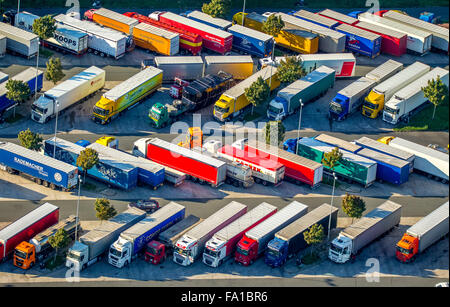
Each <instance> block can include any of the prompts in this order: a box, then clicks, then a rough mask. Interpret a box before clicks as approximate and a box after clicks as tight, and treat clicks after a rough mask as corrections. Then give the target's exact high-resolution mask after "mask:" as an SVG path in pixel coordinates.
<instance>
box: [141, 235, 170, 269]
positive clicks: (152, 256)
mask: <svg viewBox="0 0 450 307" xmlns="http://www.w3.org/2000/svg"><path fill="white" fill-rule="evenodd" d="M164 260H166V246H165V245H164V244H162V243H161V242H158V241H155V240H153V241H151V242H149V243H147V248H146V250H145V261H147V262H150V263H153V264H159V263H162V262H163V261H164Z"/></svg>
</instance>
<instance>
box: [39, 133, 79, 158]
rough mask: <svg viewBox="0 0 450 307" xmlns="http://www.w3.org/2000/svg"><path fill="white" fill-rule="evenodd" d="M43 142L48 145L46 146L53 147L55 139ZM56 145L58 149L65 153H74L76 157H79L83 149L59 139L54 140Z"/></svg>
mask: <svg viewBox="0 0 450 307" xmlns="http://www.w3.org/2000/svg"><path fill="white" fill-rule="evenodd" d="M44 142H45V143H48V144H51V145H54V144H55V137H51V138H49V139H47V140H45V141H44ZM56 145H57V146H58V147H61V148H63V149H64V150H66V151H69V152H73V153H75V154H77V155H79V154H80V152H81V151H83V150H84V149H85V148H84V147H83V146H80V145H78V144H75V143H72V142H70V141H66V140H63V139H60V138H56Z"/></svg>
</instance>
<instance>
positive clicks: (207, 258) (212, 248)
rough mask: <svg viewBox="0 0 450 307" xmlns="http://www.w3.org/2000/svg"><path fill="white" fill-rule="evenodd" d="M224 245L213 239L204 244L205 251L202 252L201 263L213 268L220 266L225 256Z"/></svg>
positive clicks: (221, 241) (224, 243) (225, 247)
mask: <svg viewBox="0 0 450 307" xmlns="http://www.w3.org/2000/svg"><path fill="white" fill-rule="evenodd" d="M226 243H227V242H225V241H223V240H220V239H218V238H215V237H213V238H212V239H211V240H209V241H208V242H206V245H205V251H204V252H203V263H204V264H206V265H209V266H212V267H214V268H216V267H218V266H219V265H221V264H222V262H223V259H224V258H225V256H226V254H227V246H226Z"/></svg>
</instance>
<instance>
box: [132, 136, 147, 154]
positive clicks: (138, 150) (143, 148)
mask: <svg viewBox="0 0 450 307" xmlns="http://www.w3.org/2000/svg"><path fill="white" fill-rule="evenodd" d="M147 140H148V138H142V139H138V140H137V141H136V142H134V146H133V150H132V154H133V155H135V156H138V157H144V158H145V154H146V153H147Z"/></svg>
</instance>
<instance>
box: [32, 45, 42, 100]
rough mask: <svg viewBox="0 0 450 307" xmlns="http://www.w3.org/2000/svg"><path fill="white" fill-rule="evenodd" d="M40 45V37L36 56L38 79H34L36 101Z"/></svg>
mask: <svg viewBox="0 0 450 307" xmlns="http://www.w3.org/2000/svg"><path fill="white" fill-rule="evenodd" d="M40 45H41V41H40V39H38V51H37V57H36V80H35V81H34V101H36V95H37V79H38V67H39V49H40Z"/></svg>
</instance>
